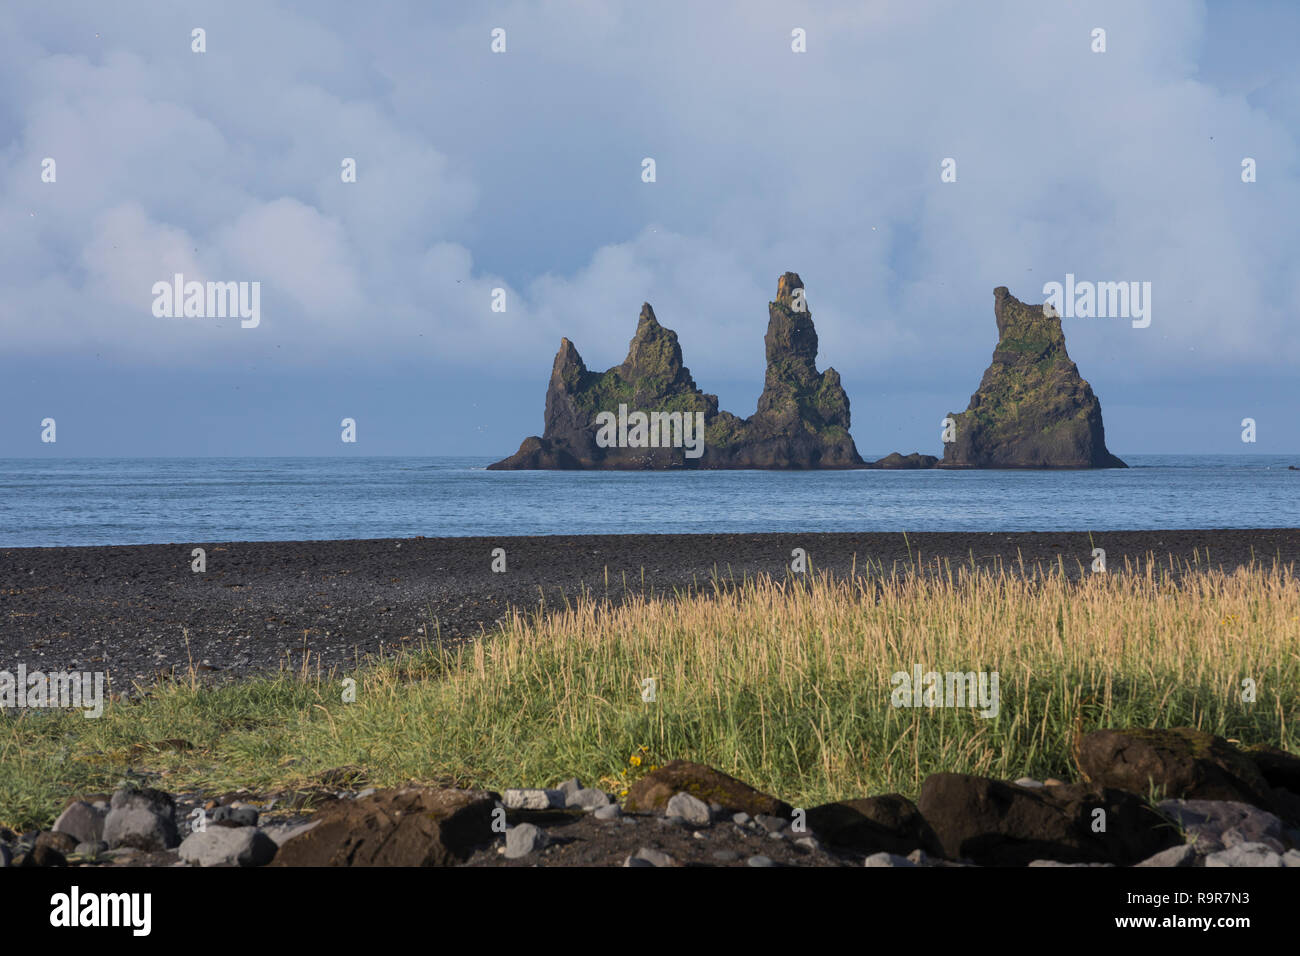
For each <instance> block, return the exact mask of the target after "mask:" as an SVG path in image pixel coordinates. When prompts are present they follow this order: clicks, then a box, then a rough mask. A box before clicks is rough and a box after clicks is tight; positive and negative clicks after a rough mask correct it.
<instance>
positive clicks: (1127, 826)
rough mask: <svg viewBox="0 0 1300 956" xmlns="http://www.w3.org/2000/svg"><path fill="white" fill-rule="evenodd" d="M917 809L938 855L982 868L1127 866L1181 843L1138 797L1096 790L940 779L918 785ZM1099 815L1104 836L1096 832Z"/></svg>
mask: <svg viewBox="0 0 1300 956" xmlns="http://www.w3.org/2000/svg"><path fill="white" fill-rule="evenodd" d="M917 809H918V810H920V813H921V815H922V816H923V817H924V818H925V821H926V822H927V823H928V824H929V825H930V827H931V828H932V829H933V831H934V833H935V835H936V837H937V839H938V842H939V845H940V846H941V847H942V851H943V852H942V855H943V856H945V857H947V858H948V859H950V860H963V859H965V860H970V861H971V862H974V863H977V864H980V865H983V866H1024V865H1026V864H1028V863H1030V862H1032V861H1033V860H1042V859H1049V860H1056V861H1060V862H1064V863H1114V864H1116V865H1119V866H1128V865H1132V864H1134V863H1137V862H1139V861H1140V860H1144V859H1146V858H1147V857H1149V856H1152V855H1153V854H1155V853H1158V852H1159V851H1160V850H1164V849H1167V848H1168V847H1170V846H1173V845H1175V844H1176V843H1179V842H1181V841H1180V840H1179V839H1178V837H1177V835H1176V834H1175V832H1174V831H1173V828H1172V827H1170V826H1169V823H1168V821H1167V820H1165V819H1164V818H1163V817H1161V816H1160V815H1159V814H1157V813H1156V812H1155V811H1154V810H1152V809H1151V808H1150V807H1149V806H1147V805H1146V803H1144V802H1143V801H1142V799H1141V798H1139V797H1137V796H1135V795H1134V794H1131V793H1127V792H1125V791H1122V790H1116V789H1112V788H1108V787H1098V786H1096V785H1093V784H1069V785H1065V786H1060V787H1042V788H1040V789H1030V788H1027V787H1017V786H1015V785H1013V784H1009V783H1005V782H1003V781H1000V780H991V779H989V778H987V777H975V776H970V775H967V774H957V773H937V774H932V775H931V776H929V777H927V778H926V779H925V781H924V782H923V783H922V784H921V797H920V800H918V801H917ZM1099 809H1100V810H1104V811H1105V816H1104V822H1105V832H1096V831H1095V830H1094V826H1095V824H1096V821H1097V820H1098V819H1099V818H1098V817H1097V816H1096V813H1095V811H1097V810H1099Z"/></svg>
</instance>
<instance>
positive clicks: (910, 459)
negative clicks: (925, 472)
mask: <svg viewBox="0 0 1300 956" xmlns="http://www.w3.org/2000/svg"><path fill="white" fill-rule="evenodd" d="M938 464H939V459H938V458H936V457H934V455H923V454H921V453H920V452H919V451H914V452H912V453H911V454H910V455H900V454H899V453H898V452H896V451H895V452H891V453H890V454H888V455H886V456H885V457H884V458H878V459H876V460H875V461H873V462H869V463H868V464H867V465H866V466H865V467H867V468H880V469H887V470H912V469H917V468H933V467H935V466H936V465H938Z"/></svg>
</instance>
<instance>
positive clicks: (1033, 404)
mask: <svg viewBox="0 0 1300 956" xmlns="http://www.w3.org/2000/svg"><path fill="white" fill-rule="evenodd" d="M993 314H994V316H995V317H996V318H997V325H998V344H997V347H996V348H995V349H994V350H993V362H992V364H990V365H989V367H988V370H987V371H986V372H985V373H984V378H983V379H982V380H981V381H980V386H979V390H978V391H976V392H975V394H974V395H972V396H971V399H970V406H969V407H968V408H967V409H966V411H964V412H962V413H960V414H957V415H951V416H950V417H951V418H952V419H953V425H954V429H953V430H954V431H955V434H953V435H952V439H953V440H952V441H947V442H945V444H944V452H943V460H942V461H940V462H939V464H938V467H940V468H1126V467H1127V466H1126V465H1125V464H1124V462H1122V461H1120V460H1119V459H1118V458H1116V457H1115V456H1114V455H1112V454H1111V453H1110V452H1109V451H1107V450H1106V434H1105V429H1104V428H1103V426H1102V422H1101V403H1100V402H1099V401H1098V400H1097V396H1096V395H1094V394H1093V393H1092V386H1090V385H1089V384H1088V383H1087V382H1086V381H1084V380H1083V379H1082V378H1081V377H1080V376H1079V369H1078V367H1077V366H1076V365H1075V364H1074V362H1072V361H1071V360H1070V356H1069V355H1068V354H1067V353H1066V351H1065V333H1064V332H1063V331H1062V329H1061V319H1060V317H1059V316H1055V315H1049V314H1048V313H1047V311H1046V310H1044V308H1043V306H1041V305H1026V304H1025V303H1024V302H1021V301H1020V300H1019V299H1017V298H1016V297H1015V296H1013V295H1012V294H1011V293H1010V291H1008V289H1007V288H1006V286H998V287H997V288H996V289H994V290H993Z"/></svg>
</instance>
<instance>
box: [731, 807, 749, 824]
mask: <svg viewBox="0 0 1300 956" xmlns="http://www.w3.org/2000/svg"><path fill="white" fill-rule="evenodd" d="M731 822H732V823H734V824H735V825H736V826H738V827H747V826H749V825H750V824H751V823H753V822H754V818H753V817H751V816H750V815H749V814H748V813H746V812H745V811H744V810H742V811H740V812H739V813H733V814H732V815H731Z"/></svg>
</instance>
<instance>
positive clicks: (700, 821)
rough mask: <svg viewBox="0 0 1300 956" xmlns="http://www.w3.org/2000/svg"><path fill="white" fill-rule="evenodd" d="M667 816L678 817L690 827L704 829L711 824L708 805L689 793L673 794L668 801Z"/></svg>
mask: <svg viewBox="0 0 1300 956" xmlns="http://www.w3.org/2000/svg"><path fill="white" fill-rule="evenodd" d="M667 810H668V815H669V816H678V817H681V818H682V819H683V820H685V821H686V822H687V823H689V824H691V825H692V826H697V827H706V826H708V825H709V824H710V823H712V822H713V813H712V811H710V810H709V805H708V804H707V803H705V802H704V801H703V800H701V799H700V798H699V797H696V796H693V795H691V794H689V793H685V792H683V793H678V794H674V795H673V797H672V798H671V799H670V800H669V801H668V808H667Z"/></svg>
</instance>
